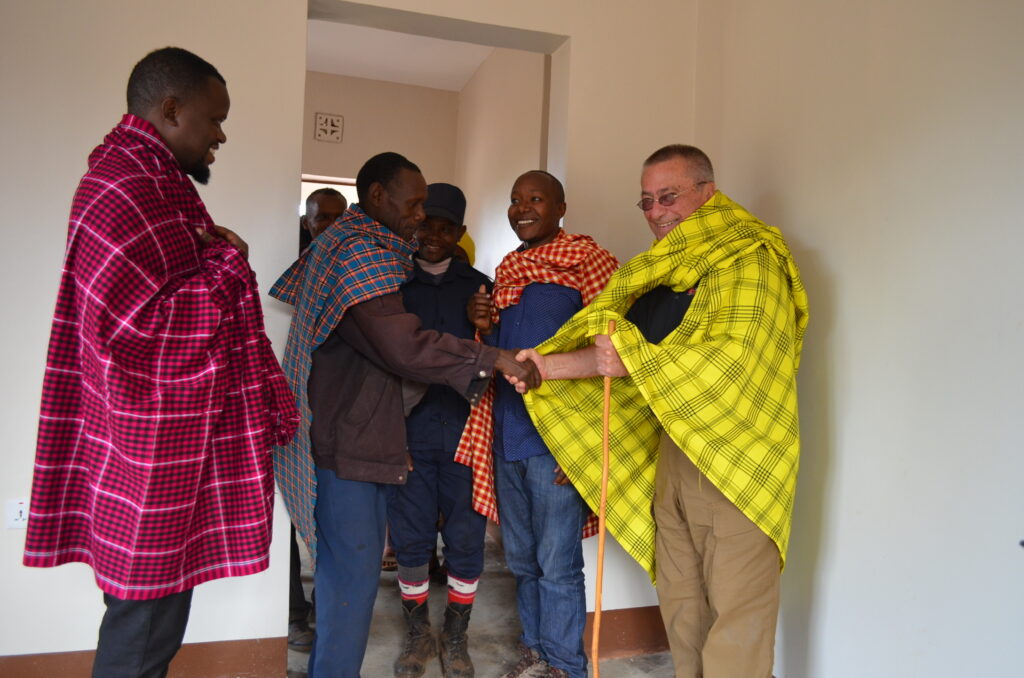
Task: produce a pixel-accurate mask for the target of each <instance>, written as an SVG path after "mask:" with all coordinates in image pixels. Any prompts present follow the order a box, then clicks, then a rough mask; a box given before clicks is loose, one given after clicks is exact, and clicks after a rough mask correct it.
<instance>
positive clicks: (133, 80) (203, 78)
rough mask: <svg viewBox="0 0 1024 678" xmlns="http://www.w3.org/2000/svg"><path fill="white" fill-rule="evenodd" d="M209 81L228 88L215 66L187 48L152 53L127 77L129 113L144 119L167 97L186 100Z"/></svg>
mask: <svg viewBox="0 0 1024 678" xmlns="http://www.w3.org/2000/svg"><path fill="white" fill-rule="evenodd" d="M210 78H216V79H217V80H219V81H220V82H221V84H223V85H227V83H226V82H225V81H224V76H222V75H221V74H220V73H219V72H218V71H217V69H216V68H214V67H213V65H212V64H210V63H209V62H208V61H206V60H205V59H203V58H201V57H198V56H196V55H195V54H193V53H192V52H189V51H188V50H187V49H181V48H180V47H164V48H163V49H158V50H155V51H153V52H150V53H149V54H147V55H146V56H144V57H143V58H142V60H141V61H139V63H137V64H135V68H133V69H132V74H131V75H130V76H129V77H128V97H127V98H128V112H129V113H131V114H133V115H138V116H143V115H145V114H146V113H148V112H149V111H150V110H152V109H153V107H154V106H156V105H157V104H159V103H160V102H161V101H163V100H164V99H165V98H167V97H175V98H177V99H186V98H188V97H189V96H190V95H191V94H192V93H193V92H195V91H196V90H200V89H202V88H203V87H205V86H206V83H207V81H208V80H209V79H210Z"/></svg>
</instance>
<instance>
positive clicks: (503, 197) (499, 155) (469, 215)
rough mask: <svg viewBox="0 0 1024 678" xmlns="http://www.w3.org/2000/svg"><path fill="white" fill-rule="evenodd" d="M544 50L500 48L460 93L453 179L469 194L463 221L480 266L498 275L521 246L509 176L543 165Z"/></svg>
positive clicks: (481, 268) (513, 176) (514, 176)
mask: <svg viewBox="0 0 1024 678" xmlns="http://www.w3.org/2000/svg"><path fill="white" fill-rule="evenodd" d="M543 112H544V55H542V54H534V53H530V52H522V51H518V50H510V49H496V50H494V52H493V53H492V54H491V56H489V57H488V58H487V59H486V60H485V61H484V62H483V63H482V64H481V65H480V68H478V69H477V72H476V74H474V76H473V77H472V78H471V79H470V81H469V82H468V83H467V84H466V86H465V87H464V88H463V89H462V92H460V93H459V119H458V133H457V143H456V154H455V176H456V182H455V183H456V184H458V186H459V187H460V188H462V190H463V191H464V192H465V194H466V198H467V200H466V224H468V232H469V234H470V235H471V236H472V237H473V240H474V242H475V243H476V262H475V266H476V268H478V269H480V270H481V271H483V272H484V273H486V274H487V275H489V276H492V277H493V276H494V268H495V267H496V266H497V265H498V263H499V262H500V261H501V258H502V257H503V256H505V254H506V253H507V252H508V251H509V250H512V249H515V248H516V247H518V246H519V239H518V238H516V236H515V235H514V234H513V233H512V230H511V228H510V227H509V225H508V217H507V210H508V201H509V197H508V196H509V192H510V191H511V189H512V182H514V181H515V179H516V177H517V176H519V175H520V174H521V173H523V172H525V171H527V170H531V169H537V168H538V167H540V166H541V122H542V117H543Z"/></svg>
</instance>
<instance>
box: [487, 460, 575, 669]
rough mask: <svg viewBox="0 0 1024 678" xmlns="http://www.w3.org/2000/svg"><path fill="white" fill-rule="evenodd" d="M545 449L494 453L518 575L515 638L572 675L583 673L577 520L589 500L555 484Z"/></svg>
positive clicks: (504, 527)
mask: <svg viewBox="0 0 1024 678" xmlns="http://www.w3.org/2000/svg"><path fill="white" fill-rule="evenodd" d="M555 466H556V463H555V458H554V457H553V456H551V455H550V454H542V455H539V456H536V457H528V458H527V459H523V460H521V461H512V462H509V461H505V460H504V458H503V457H502V455H500V454H498V455H495V458H494V471H495V484H496V487H497V490H498V517H499V518H500V519H501V537H502V541H503V542H504V544H505V560H506V562H507V563H508V567H509V569H510V570H511V571H512V574H513V575H515V578H516V603H517V605H518V607H519V621H520V623H521V624H522V627H523V635H522V636H521V637H520V641H521V642H522V643H523V645H526V646H527V647H530V648H532V649H534V650H536V651H538V652H539V653H540V655H541V657H543V658H544V659H545V660H546V661H547V662H548V663H549V664H551V665H552V666H554V667H555V668H559V669H563V670H565V671H568V673H569V675H570V676H571V677H572V678H586V676H587V656H586V655H585V654H584V652H583V626H584V624H585V623H586V616H587V614H586V612H587V611H586V591H585V589H584V585H583V546H582V531H583V523H584V520H585V518H586V516H587V507H586V504H585V502H584V501H583V499H582V498H581V497H580V495H579V493H578V492H577V491H576V488H574V487H573V486H572V485H555V483H554V480H555V473H554V471H555Z"/></svg>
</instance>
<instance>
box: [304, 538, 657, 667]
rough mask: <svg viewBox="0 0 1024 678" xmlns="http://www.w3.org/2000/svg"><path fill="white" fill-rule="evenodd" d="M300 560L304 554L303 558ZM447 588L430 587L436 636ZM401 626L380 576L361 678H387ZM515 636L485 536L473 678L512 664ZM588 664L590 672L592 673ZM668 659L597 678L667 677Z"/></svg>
mask: <svg viewBox="0 0 1024 678" xmlns="http://www.w3.org/2000/svg"><path fill="white" fill-rule="evenodd" d="M303 557H304V558H305V554H303ZM305 567H308V564H307V563H304V572H303V581H304V583H305V584H306V587H307V594H308V589H309V588H310V587H311V585H312V582H311V581H310V578H309V572H308V571H307V570H305ZM446 596H447V590H446V587H445V586H443V585H439V584H431V587H430V601H431V610H430V613H431V615H430V616H431V621H432V623H433V625H434V629H435V632H437V631H439V630H440V628H441V626H442V623H443V618H444V601H445V597H446ZM404 634H405V625H404V622H403V621H402V611H401V603H400V599H399V595H398V584H397V582H396V580H395V573H394V572H381V577H380V590H379V592H378V594H377V603H376V605H375V606H374V610H373V624H372V626H371V628H370V642H369V645H368V647H367V649H366V658H365V659H364V660H363V669H362V675H363V678H388V677H390V676H391V675H392V670H391V664H392V662H394V660H395V658H396V657H397V656H398V653H399V651H400V649H401V646H402V639H403V637H404ZM518 637H519V618H518V616H517V614H516V609H515V580H514V579H513V577H512V573H511V572H509V570H508V568H507V567H506V566H505V559H504V557H503V556H502V553H501V547H500V546H499V545H498V544H497V543H496V542H495V541H494V540H492V539H491V537H490V536H489V535H488V537H487V542H486V558H485V566H484V575H483V577H482V578H481V579H480V588H479V591H478V592H477V598H476V604H475V605H474V606H473V616H472V619H471V621H470V625H469V653H470V656H471V657H472V658H473V664H474V665H475V667H476V675H477V676H478V678H498V677H499V676H501V675H502V674H503V673H505V672H506V671H508V670H509V669H510V668H511V667H512V666H513V665H515V663H516V661H517V659H518V656H517V654H516V639H517V638H518ZM308 659H309V655H308V654H303V653H300V652H295V651H291V650H289V652H288V677H289V678H306V664H307V661H308ZM593 670H594V669H593V666H591V667H590V674H591V675H593ZM672 675H673V672H672V658H671V657H670V656H669V654H668V653H660V654H651V655H643V656H639V657H630V658H625V659H606V660H604V661H602V662H601V676H602V678H638V677H639V676H652V677H654V678H671V677H672ZM424 678H442V676H441V664H440V662H438V661H437V660H436V659H435V660H434V661H433V662H432V663H431V665H430V666H429V667H428V668H427V672H426V673H425V674H424Z"/></svg>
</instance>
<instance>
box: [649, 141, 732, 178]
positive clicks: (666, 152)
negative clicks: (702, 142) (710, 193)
mask: <svg viewBox="0 0 1024 678" xmlns="http://www.w3.org/2000/svg"><path fill="white" fill-rule="evenodd" d="M672 158H682V159H683V160H686V161H687V162H689V163H690V166H691V167H693V169H694V172H695V174H696V176H695V177H694V179H695V180H696V181H714V180H715V170H714V168H713V167H712V166H711V158H709V157H708V156H707V153H705V152H704V151H702V150H700V149H699V148H697V147H696V146H687V145H686V144H669V145H668V146H662V147H661V148H659V149H658V150H656V151H655V152H654V153H651V154H650V155H649V156H648V157H647V160H644V167H650V166H651V165H656V164H657V163H659V162H665V161H666V160H671V159H672Z"/></svg>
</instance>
